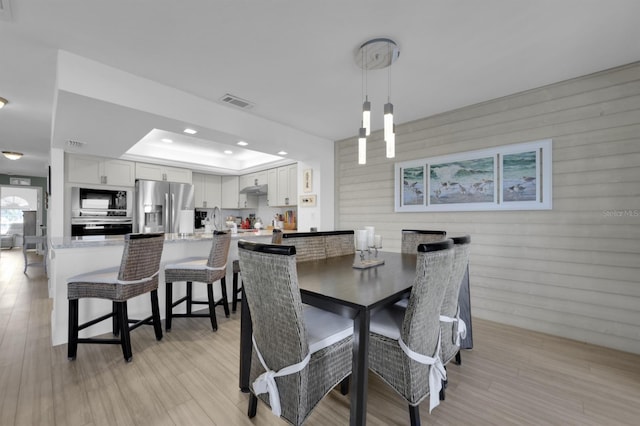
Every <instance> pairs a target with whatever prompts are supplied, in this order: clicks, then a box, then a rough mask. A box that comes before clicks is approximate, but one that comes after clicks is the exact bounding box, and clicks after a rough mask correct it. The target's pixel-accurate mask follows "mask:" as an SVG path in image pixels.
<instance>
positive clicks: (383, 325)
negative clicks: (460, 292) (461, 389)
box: [369, 240, 454, 425]
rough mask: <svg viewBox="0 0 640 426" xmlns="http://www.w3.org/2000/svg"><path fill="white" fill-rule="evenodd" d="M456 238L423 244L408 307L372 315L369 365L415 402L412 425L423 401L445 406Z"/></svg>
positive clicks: (410, 403)
mask: <svg viewBox="0 0 640 426" xmlns="http://www.w3.org/2000/svg"><path fill="white" fill-rule="evenodd" d="M453 256H454V250H453V241H451V240H445V241H440V242H434V243H427V244H420V245H419V246H418V254H417V265H416V278H415V281H414V284H413V287H412V289H411V296H410V298H409V304H408V306H407V308H406V309H404V308H401V307H398V306H396V305H392V306H390V307H388V308H385V309H382V310H380V311H378V312H376V313H375V314H374V315H373V316H372V317H371V323H370V333H369V338H370V343H369V368H370V369H371V370H372V371H373V372H374V373H375V374H377V375H378V376H380V377H381V378H382V379H383V380H384V381H385V382H386V383H387V384H388V385H389V386H391V387H392V388H393V389H394V390H395V391H396V392H398V393H399V394H400V395H401V396H402V397H403V398H404V399H405V400H406V401H407V402H408V403H409V416H410V419H411V424H412V425H419V424H420V411H419V407H418V404H420V402H422V401H423V400H424V399H425V398H426V397H427V396H429V412H431V410H432V409H433V408H435V407H436V406H437V405H438V404H439V402H440V401H439V392H440V389H441V387H442V383H443V380H445V379H446V371H445V369H444V366H443V365H442V361H441V359H440V352H441V350H440V309H441V306H442V300H443V299H444V294H445V290H446V287H447V285H448V283H449V276H450V274H451V268H452V265H453Z"/></svg>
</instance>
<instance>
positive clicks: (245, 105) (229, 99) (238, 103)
mask: <svg viewBox="0 0 640 426" xmlns="http://www.w3.org/2000/svg"><path fill="white" fill-rule="evenodd" d="M0 1H2V0H0ZM220 101H221V102H224V103H225V104H228V105H232V106H234V107H236V108H240V109H251V108H253V104H252V103H251V102H249V101H246V100H244V99H242V98H239V97H237V96H235V95H231V94H229V93H227V94H226V95H224V96H223V97H221V98H220Z"/></svg>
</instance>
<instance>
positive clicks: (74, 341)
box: [67, 299, 78, 361]
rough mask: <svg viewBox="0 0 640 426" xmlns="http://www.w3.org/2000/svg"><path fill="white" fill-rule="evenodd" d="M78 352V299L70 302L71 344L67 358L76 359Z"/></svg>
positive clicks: (68, 347) (69, 344)
mask: <svg viewBox="0 0 640 426" xmlns="http://www.w3.org/2000/svg"><path fill="white" fill-rule="evenodd" d="M77 352H78V299H73V300H69V342H68V343H67V358H68V359H69V360H70V361H73V360H75V359H76V353H77Z"/></svg>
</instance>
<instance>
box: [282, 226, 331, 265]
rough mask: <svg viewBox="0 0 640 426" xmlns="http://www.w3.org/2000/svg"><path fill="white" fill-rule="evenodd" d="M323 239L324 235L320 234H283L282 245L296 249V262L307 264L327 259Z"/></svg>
mask: <svg viewBox="0 0 640 426" xmlns="http://www.w3.org/2000/svg"><path fill="white" fill-rule="evenodd" d="M325 239H326V238H325V236H324V234H322V233H320V232H304V233H296V234H285V235H283V236H282V244H283V245H288V246H294V247H295V248H296V259H297V261H298V262H308V261H310V260H320V259H325V258H326V257H327V253H326V250H325Z"/></svg>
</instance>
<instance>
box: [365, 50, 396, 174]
mask: <svg viewBox="0 0 640 426" xmlns="http://www.w3.org/2000/svg"><path fill="white" fill-rule="evenodd" d="M399 56H400V48H399V47H398V45H397V44H396V42H395V41H393V40H391V39H388V38H374V39H371V40H369V41H366V42H364V43H363V44H362V45H360V47H359V48H358V49H357V52H356V55H355V61H356V64H357V65H358V66H359V67H360V68H362V70H363V73H362V87H363V90H362V92H363V98H364V101H363V103H362V122H361V123H362V124H361V128H360V130H359V132H358V164H366V158H367V156H366V152H364V153H363V152H361V151H362V150H366V146H367V144H366V136H369V135H370V133H371V102H369V95H368V93H367V92H368V87H367V73H368V71H369V70H379V69H384V68H387V70H388V74H387V81H388V83H387V103H386V104H384V109H383V111H384V140H385V142H386V144H387V149H386V156H387V158H393V157H395V140H396V135H395V128H394V123H393V104H392V103H391V65H393V64H394V63H395V61H397V60H398V57H399ZM363 129H364V141H363V137H362V130H363Z"/></svg>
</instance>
